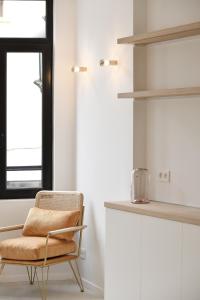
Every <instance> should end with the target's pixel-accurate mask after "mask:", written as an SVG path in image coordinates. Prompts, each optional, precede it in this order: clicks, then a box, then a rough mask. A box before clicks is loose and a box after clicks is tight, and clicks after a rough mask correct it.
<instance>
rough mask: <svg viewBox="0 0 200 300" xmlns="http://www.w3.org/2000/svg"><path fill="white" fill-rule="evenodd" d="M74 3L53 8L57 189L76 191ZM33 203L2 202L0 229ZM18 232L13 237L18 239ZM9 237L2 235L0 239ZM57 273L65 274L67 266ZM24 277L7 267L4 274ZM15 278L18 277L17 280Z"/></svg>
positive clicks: (62, 1)
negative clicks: (72, 68) (73, 70)
mask: <svg viewBox="0 0 200 300" xmlns="http://www.w3.org/2000/svg"><path fill="white" fill-rule="evenodd" d="M74 15H75V1H74V0H56V1H55V7H54V189H56V190H74V189H75V101H74V76H73V74H72V73H71V70H70V69H71V66H72V65H73V63H74V55H75V49H74V47H75V23H74V21H75V18H74ZM33 204H34V200H31V199H28V200H27V199H23V200H20V199H19V200H0V227H1V226H7V225H12V224H21V223H24V221H25V219H26V216H27V213H28V210H29V208H30V207H32V206H33ZM16 234H17V233H14V234H11V235H9V237H10V236H15V235H16ZM7 237H8V234H6V235H5V234H1V236H0V239H3V238H7ZM56 271H57V272H59V273H60V272H66V268H65V266H63V267H60V268H57V269H56ZM16 272H17V273H18V274H25V272H24V268H15V267H13V266H12V267H7V268H6V269H5V271H4V273H3V276H4V277H5V278H6V277H8V276H9V279H13V278H11V277H12V274H15V273H16ZM10 276H11V277H10ZM14 279H16V277H14Z"/></svg>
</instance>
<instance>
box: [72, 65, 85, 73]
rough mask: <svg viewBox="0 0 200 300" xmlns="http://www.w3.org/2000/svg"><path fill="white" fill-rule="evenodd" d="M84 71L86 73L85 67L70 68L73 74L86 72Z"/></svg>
mask: <svg viewBox="0 0 200 300" xmlns="http://www.w3.org/2000/svg"><path fill="white" fill-rule="evenodd" d="M86 71H87V67H78V66H74V67H72V72H74V73H79V72H86Z"/></svg>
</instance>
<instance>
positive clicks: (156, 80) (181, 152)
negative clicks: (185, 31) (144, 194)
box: [146, 0, 200, 206]
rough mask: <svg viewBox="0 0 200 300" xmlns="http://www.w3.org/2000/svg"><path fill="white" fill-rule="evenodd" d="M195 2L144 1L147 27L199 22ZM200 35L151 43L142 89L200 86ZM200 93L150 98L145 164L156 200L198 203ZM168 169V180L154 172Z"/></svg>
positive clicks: (155, 27)
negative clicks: (169, 180) (161, 180)
mask: <svg viewBox="0 0 200 300" xmlns="http://www.w3.org/2000/svg"><path fill="white" fill-rule="evenodd" d="M199 19H200V1H198V0H170V1H165V0H148V1H147V29H148V30H155V29H161V28H164V27H170V26H176V25H181V24H187V23H190V22H195V21H199ZM199 52H200V38H199V36H197V37H191V38H187V39H182V40H177V41H171V42H166V43H161V44H157V45H152V46H149V47H148V50H147V87H148V88H153V89H154V88H162V87H163V88H170V87H172V88H174V87H187V86H199V84H200V60H199ZM199 112H200V97H199V96H193V97H191V96H187V97H180V98H178V97H177V98H176V97H170V98H167V99H164V98H162V99H156V100H155V99H154V100H152V101H148V104H147V140H146V144H147V165H148V168H149V169H150V171H151V174H152V184H151V187H152V190H151V197H152V198H153V199H155V200H159V201H166V202H176V203H180V204H186V205H193V206H200V199H199V186H200V176H199V169H200V159H199V153H200V137H199V132H200V122H199ZM162 170H170V171H171V183H170V184H167V183H160V182H159V181H158V178H157V176H158V173H159V171H162Z"/></svg>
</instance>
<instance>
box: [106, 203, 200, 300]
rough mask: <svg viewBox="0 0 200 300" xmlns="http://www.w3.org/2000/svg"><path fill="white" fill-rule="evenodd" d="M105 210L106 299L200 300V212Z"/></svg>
mask: <svg viewBox="0 0 200 300" xmlns="http://www.w3.org/2000/svg"><path fill="white" fill-rule="evenodd" d="M105 207H106V252H105V255H106V264H105V300H200V208H193V207H187V206H182V205H176V204H169V203H162V202H156V201H152V202H151V203H149V204H131V203H130V202H105Z"/></svg>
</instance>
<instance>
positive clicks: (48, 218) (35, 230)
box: [22, 207, 80, 240]
mask: <svg viewBox="0 0 200 300" xmlns="http://www.w3.org/2000/svg"><path fill="white" fill-rule="evenodd" d="M79 219H80V210H73V211H58V210H47V209H41V208H38V207H33V208H31V209H30V211H29V214H28V217H27V219H26V222H25V224H24V228H23V232H22V233H23V235H24V236H41V237H45V236H47V234H48V232H49V231H51V230H57V229H62V228H67V227H73V226H76V225H77V224H78V222H79ZM73 235H74V233H73V232H67V233H62V234H57V235H55V236H54V237H55V238H57V239H67V240H72V238H73Z"/></svg>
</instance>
